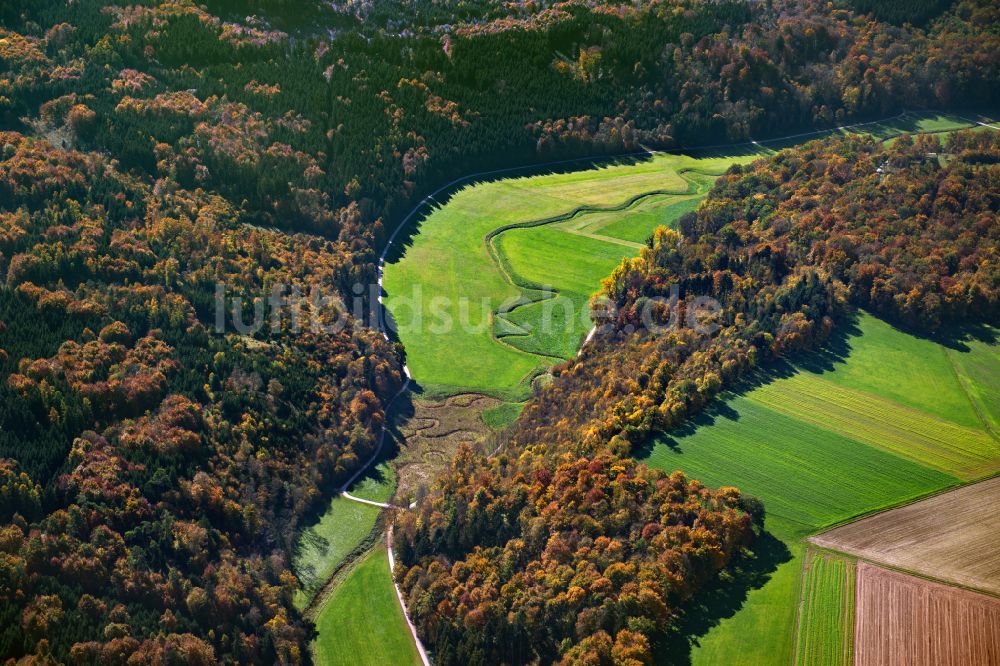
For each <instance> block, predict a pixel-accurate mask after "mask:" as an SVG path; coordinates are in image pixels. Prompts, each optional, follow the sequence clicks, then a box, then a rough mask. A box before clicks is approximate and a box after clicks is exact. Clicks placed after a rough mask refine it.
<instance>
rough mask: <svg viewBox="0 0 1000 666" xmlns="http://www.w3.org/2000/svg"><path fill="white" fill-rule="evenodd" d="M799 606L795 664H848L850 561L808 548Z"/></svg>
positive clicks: (851, 612)
mask: <svg viewBox="0 0 1000 666" xmlns="http://www.w3.org/2000/svg"><path fill="white" fill-rule="evenodd" d="M803 578H804V580H803V583H802V600H801V605H800V607H799V624H798V632H797V633H798V635H797V637H796V646H795V663H796V664H797V665H798V666H850V664H851V663H852V661H853V640H852V639H853V635H854V560H852V559H849V558H846V557H842V556H839V555H833V554H828V553H823V552H820V551H816V550H810V551H809V553H808V554H807V555H806V560H805V567H804V573H803Z"/></svg>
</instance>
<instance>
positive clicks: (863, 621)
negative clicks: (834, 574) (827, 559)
mask: <svg viewBox="0 0 1000 666" xmlns="http://www.w3.org/2000/svg"><path fill="white" fill-rule="evenodd" d="M857 578H858V582H857V592H856V613H855V641H854V663H855V666H993V665H995V664H1000V599H997V598H995V597H991V596H987V595H985V594H979V593H976V592H970V591H968V590H962V589H959V588H956V587H951V586H948V585H942V584H939V583H934V582H931V581H928V580H925V579H923V578H917V577H916V576H909V575H906V574H902V573H898V572H896V571H890V570H888V569H883V568H882V567H879V566H876V565H873V564H869V563H867V562H863V561H862V562H859V563H858V573H857Z"/></svg>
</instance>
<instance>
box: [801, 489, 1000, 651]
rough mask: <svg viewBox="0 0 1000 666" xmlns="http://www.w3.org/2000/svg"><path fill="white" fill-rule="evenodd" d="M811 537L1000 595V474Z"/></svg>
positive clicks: (836, 547) (823, 544)
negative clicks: (999, 475)
mask: <svg viewBox="0 0 1000 666" xmlns="http://www.w3.org/2000/svg"><path fill="white" fill-rule="evenodd" d="M810 541H811V542H812V543H814V544H816V545H817V546H821V547H823V548H829V549H831V550H839V551H841V552H844V553H850V554H852V555H857V556H858V557H862V558H864V559H867V560H871V561H873V562H878V563H881V564H887V565H890V566H893V567H897V568H900V569H906V570H908V571H913V572H915V573H919V574H922V575H925V576H929V577H931V578H936V579H939V580H943V581H946V582H950V583H956V584H958V585H962V586H964V587H971V588H975V589H979V590H983V591H984V592H990V593H992V594H996V595H1000V477H996V478H992V479H989V480H987V481H983V482H981V483H976V484H973V485H971V486H965V487H963V488H959V489H957V490H952V491H950V492H947V493H942V494H940V495H936V496H935V497H931V498H928V499H925V500H922V501H920V502H915V503H913V504H909V505H907V506H903V507H900V508H898V509H892V510H890V511H885V512H883V513H879V514H876V515H874V516H870V517H868V518H864V519H862V520H858V521H856V522H853V523H850V524H849V525H844V526H843V527H837V528H835V529H832V530H830V531H829V532H825V533H823V534H820V535H817V536H815V537H813V538H811V539H810ZM998 663H1000V662H998Z"/></svg>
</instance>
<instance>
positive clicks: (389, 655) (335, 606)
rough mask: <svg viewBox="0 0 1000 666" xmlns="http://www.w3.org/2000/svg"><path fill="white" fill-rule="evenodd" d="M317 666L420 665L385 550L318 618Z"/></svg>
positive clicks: (372, 556) (374, 554)
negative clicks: (394, 587)
mask: <svg viewBox="0 0 1000 666" xmlns="http://www.w3.org/2000/svg"><path fill="white" fill-rule="evenodd" d="M316 630H317V632H318V638H317V639H316V641H315V642H314V643H313V657H314V662H315V663H316V664H317V666H368V665H369V664H370V665H371V666H383V665H384V664H392V665H393V666H407V665H408V664H417V665H419V664H420V655H419V654H418V653H417V648H416V646H415V645H414V644H413V639H412V638H411V637H410V630H409V628H407V626H406V618H405V617H404V616H403V610H402V608H400V606H399V600H398V599H397V598H396V591H395V589H393V586H392V578H391V576H390V574H389V557H388V553H387V551H386V549H385V546H384V545H379V546H377V547H376V548H374V549H373V550H372V551H371V552H369V553H368V554H367V555H365V556H364V558H362V559H361V560H360V561H359V562H358V563H357V564H356V565H354V566H353V567H352V568H351V569H350V571H348V572H347V575H346V577H345V578H344V580H343V582H342V583H340V585H338V586H337V589H336V590H334V591H333V593H332V594H331V595H330V598H329V599H328V600H326V602H325V603H324V604H323V606H322V608H320V611H319V615H318V617H317V618H316Z"/></svg>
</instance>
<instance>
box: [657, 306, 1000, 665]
mask: <svg viewBox="0 0 1000 666" xmlns="http://www.w3.org/2000/svg"><path fill="white" fill-rule="evenodd" d="M848 328H849V329H850V332H849V333H848V334H847V335H846V336H845V337H844V338H843V339H842V340H838V341H836V342H835V343H834V344H832V345H831V347H830V348H828V349H826V350H824V351H822V352H819V353H816V354H811V355H808V356H806V357H804V358H803V359H802V361H801V363H798V364H794V365H793V364H786V365H784V366H782V367H779V368H775V369H774V370H773V371H770V372H769V373H768V374H766V375H762V376H761V377H758V378H756V379H757V381H756V383H755V384H753V385H752V386H749V387H747V388H745V389H743V390H740V391H738V392H737V394H735V395H728V396H726V397H725V398H724V399H722V400H719V401H717V403H716V404H715V405H713V406H712V408H711V409H709V410H708V411H707V412H706V413H705V414H704V415H702V416H700V417H697V418H695V419H694V420H693V421H692V422H691V423H690V424H689V425H688V426H686V427H685V428H682V429H680V430H678V431H675V432H674V433H672V436H670V437H662V438H661V439H660V440H659V441H657V442H656V443H655V444H654V445H653V446H652V447H651V449H649V450H648V451H646V452H644V460H643V461H644V462H646V463H647V464H649V465H650V466H653V467H658V468H660V469H663V470H665V471H668V472H670V471H673V470H675V469H679V470H682V471H684V472H685V473H687V474H689V475H691V476H692V477H694V478H696V479H699V480H700V481H702V482H703V483H705V484H706V485H708V486H713V487H714V486H723V485H731V486H737V487H739V488H740V489H742V490H743V491H745V492H748V493H751V494H753V495H756V496H758V497H759V498H761V499H762V500H763V502H764V505H765V508H766V511H767V518H766V524H765V526H766V529H767V531H768V532H769V533H770V534H772V535H774V536H775V537H777V538H778V539H780V540H781V541H782V542H784V544H785V546H786V547H787V549H788V552H789V557H790V559H789V560H788V561H786V562H784V563H781V564H779V565H778V567H777V569H775V571H774V572H773V573H772V574H771V576H770V579H769V580H768V581H767V582H766V583H765V584H764V585H763V586H762V587H760V588H758V589H754V590H751V591H750V592H749V593H748V595H747V598H746V601H745V602H744V603H743V604H742V605H741V607H740V608H739V610H738V611H736V612H735V613H734V614H732V615H731V616H729V617H722V618H719V621H718V623H717V624H715V625H714V626H713V627H712V628H711V629H709V630H708V631H707V632H706V633H705V634H704V635H703V636H700V637H698V639H697V644H696V645H695V647H694V648H693V650H692V655H691V656H692V661H693V663H695V664H713V663H720V660H721V661H725V662H726V663H736V664H740V663H746V664H785V663H789V662H790V661H792V659H793V649H794V637H795V636H796V617H797V613H796V609H797V608H799V600H800V594H801V590H802V589H803V577H802V576H803V570H802V567H803V564H804V562H806V560H805V558H804V557H803V553H804V544H803V542H802V539H803V538H804V537H805V536H808V535H810V534H813V533H815V532H818V531H821V530H822V529H824V528H826V527H830V526H832V525H835V524H838V523H841V522H844V521H847V520H849V519H851V518H853V517H856V516H858V515H862V514H865V513H870V512H873V511H876V510H878V509H882V508H885V507H889V506H893V505H896V504H900V503H902V502H906V501H908V500H912V499H914V498H916V497H920V496H922V495H926V494H928V493H931V492H934V491H937V490H940V489H943V488H947V487H949V486H954V485H958V484H960V483H962V482H964V481H969V480H972V479H976V478H982V477H984V476H990V475H992V474H995V473H997V472H998V471H1000V443H998V441H997V439H996V438H995V437H994V436H993V435H992V434H991V432H990V430H989V428H991V427H992V425H993V424H994V423H995V419H996V416H997V414H996V410H997V407H996V401H995V400H992V397H993V396H996V395H997V380H996V377H998V376H1000V356H998V354H997V351H998V346H997V345H996V344H995V343H989V342H987V341H986V340H979V339H976V338H969V339H964V340H959V341H957V342H955V343H950V344H951V346H945V345H942V344H938V343H936V342H933V341H930V340H926V339H921V338H917V337H914V336H912V335H909V334H907V333H904V332H902V331H899V330H897V329H895V328H893V327H892V326H890V325H889V324H887V323H885V322H883V321H881V320H879V319H876V318H875V317H872V316H870V315H867V314H863V313H862V314H860V315H859V316H858V317H857V318H856V320H855V322H854V324H853V326H850V325H849V326H848ZM986 333H987V335H983V336H980V337H983V338H986V339H988V338H989V337H991V332H986ZM820 566H823V565H820ZM805 582H806V585H807V587H808V585H816V584H818V583H816V582H815V581H814V582H810V581H809V579H808V576H807V577H806V581H805ZM820 624H822V621H820ZM817 626H819V625H817ZM748 630H752V631H753V635H754V636H755V637H757V638H756V639H755V641H753V642H752V644H748V643H747V642H746V640H745V637H746V636H747V635H748V634H747V633H746V632H747V631H748ZM809 631H816V632H829V627H828V626H827V628H825V629H824V628H817V629H815V630H814V629H810V630H809ZM807 639H808V640H809V641H812V640H813V638H811V637H806V638H800V640H807ZM816 640H827V638H823V637H822V636H821V637H820V638H817V639H816ZM809 644H810V645H812V643H809ZM801 645H802V643H801V642H800V646H801ZM813 649H819V648H815V647H811V648H810V650H813ZM830 649H834V648H830ZM810 654H811V653H810ZM806 663H825V662H814V661H809V660H807V662H806Z"/></svg>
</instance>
